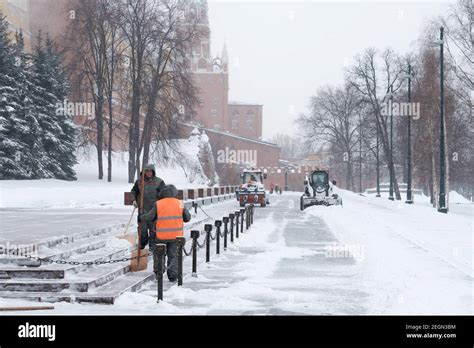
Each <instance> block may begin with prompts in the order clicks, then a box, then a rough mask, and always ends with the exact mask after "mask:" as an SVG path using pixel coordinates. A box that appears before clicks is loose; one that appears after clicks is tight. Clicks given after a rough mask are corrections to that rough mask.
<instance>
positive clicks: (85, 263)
mask: <svg viewBox="0 0 474 348" xmlns="http://www.w3.org/2000/svg"><path fill="white" fill-rule="evenodd" d="M148 256H149V255H140V256H138V255H137V256H133V257H123V258H121V259H115V260H96V261H81V262H79V261H65V260H51V259H49V258H42V257H34V256H27V258H28V259H30V260H36V261H40V262H44V263H50V264H53V263H55V264H57V265H71V266H92V265H96V266H97V265H106V264H114V263H119V262H127V261H131V260H136V259H138V258H142V257H148Z"/></svg>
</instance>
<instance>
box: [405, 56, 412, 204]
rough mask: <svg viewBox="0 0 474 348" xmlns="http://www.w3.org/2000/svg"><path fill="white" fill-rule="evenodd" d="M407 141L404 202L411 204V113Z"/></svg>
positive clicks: (409, 69) (409, 72)
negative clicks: (405, 197) (405, 193)
mask: <svg viewBox="0 0 474 348" xmlns="http://www.w3.org/2000/svg"><path fill="white" fill-rule="evenodd" d="M410 103H411V65H410V64H408V104H410ZM407 127H408V141H407V147H408V150H407V162H408V168H407V200H406V201H405V203H407V204H413V196H412V190H411V115H408V126H407Z"/></svg>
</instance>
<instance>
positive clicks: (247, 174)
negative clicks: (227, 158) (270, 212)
mask: <svg viewBox="0 0 474 348" xmlns="http://www.w3.org/2000/svg"><path fill="white" fill-rule="evenodd" d="M240 178H241V179H242V184H241V185H240V186H239V187H238V188H237V189H236V191H235V192H236V198H237V200H238V201H239V203H240V206H241V207H243V206H245V205H246V204H259V205H260V206H262V207H265V206H266V205H267V204H268V198H267V196H266V192H265V186H264V185H263V181H264V180H265V179H266V178H267V174H266V173H263V172H262V171H261V170H260V169H256V168H249V169H244V170H243V172H242V173H241V174H240Z"/></svg>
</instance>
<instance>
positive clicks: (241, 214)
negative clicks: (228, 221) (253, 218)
mask: <svg viewBox="0 0 474 348" xmlns="http://www.w3.org/2000/svg"><path fill="white" fill-rule="evenodd" d="M244 214H245V209H240V233H244Z"/></svg>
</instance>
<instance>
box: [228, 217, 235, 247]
mask: <svg viewBox="0 0 474 348" xmlns="http://www.w3.org/2000/svg"><path fill="white" fill-rule="evenodd" d="M234 217H235V215H234V214H232V213H230V214H229V218H230V242H231V243H234Z"/></svg>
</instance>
